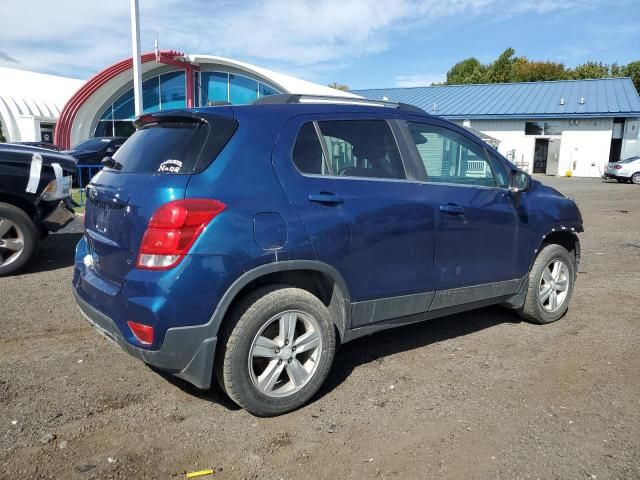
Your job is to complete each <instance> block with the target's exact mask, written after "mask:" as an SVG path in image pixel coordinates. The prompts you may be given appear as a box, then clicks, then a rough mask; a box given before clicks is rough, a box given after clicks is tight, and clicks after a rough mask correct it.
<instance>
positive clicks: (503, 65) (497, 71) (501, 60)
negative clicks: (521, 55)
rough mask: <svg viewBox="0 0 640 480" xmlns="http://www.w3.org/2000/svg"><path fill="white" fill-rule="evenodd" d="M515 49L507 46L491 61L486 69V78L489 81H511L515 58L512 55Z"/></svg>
mask: <svg viewBox="0 0 640 480" xmlns="http://www.w3.org/2000/svg"><path fill="white" fill-rule="evenodd" d="M515 53H516V51H515V50H514V49H513V48H511V47H509V48H507V49H506V50H505V51H504V52H502V53H501V54H500V56H499V57H498V58H497V59H496V61H495V62H493V63H492V64H491V65H490V66H489V69H488V70H487V80H488V81H489V82H491V83H508V82H513V78H514V73H513V70H514V68H513V67H514V65H515V63H516V62H517V59H516V58H514V57H513V56H514V55H515Z"/></svg>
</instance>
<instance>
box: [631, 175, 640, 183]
mask: <svg viewBox="0 0 640 480" xmlns="http://www.w3.org/2000/svg"><path fill="white" fill-rule="evenodd" d="M630 181H631V183H633V184H635V185H640V172H636V173H634V174H633V175H631V180H630Z"/></svg>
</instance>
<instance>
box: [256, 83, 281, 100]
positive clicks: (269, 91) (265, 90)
mask: <svg viewBox="0 0 640 480" xmlns="http://www.w3.org/2000/svg"><path fill="white" fill-rule="evenodd" d="M278 93H279V92H278V91H276V90H274V89H273V88H271V87H269V86H267V85H265V84H264V83H261V84H260V96H261V97H267V96H269V95H277V94H278Z"/></svg>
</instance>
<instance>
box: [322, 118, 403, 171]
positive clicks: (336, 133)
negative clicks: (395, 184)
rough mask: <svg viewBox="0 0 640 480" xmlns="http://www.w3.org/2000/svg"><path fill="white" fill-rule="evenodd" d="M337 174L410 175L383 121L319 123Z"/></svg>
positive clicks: (332, 165) (330, 159) (388, 128)
mask: <svg viewBox="0 0 640 480" xmlns="http://www.w3.org/2000/svg"><path fill="white" fill-rule="evenodd" d="M318 125H319V127H320V131H321V132H322V136H323V139H324V141H325V143H326V145H327V150H328V152H329V166H330V169H331V172H332V174H333V175H337V176H343V177H368V178H397V179H403V178H406V176H405V172H404V167H403V165H402V160H401V158H400V153H399V151H398V146H397V145H396V142H395V139H394V138H393V134H392V133H391V128H390V127H389V125H388V124H387V122H385V121H382V120H337V121H327V122H318Z"/></svg>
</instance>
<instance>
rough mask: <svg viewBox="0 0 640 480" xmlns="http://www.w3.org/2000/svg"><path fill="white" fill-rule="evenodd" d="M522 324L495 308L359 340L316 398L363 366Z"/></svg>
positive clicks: (341, 355)
mask: <svg viewBox="0 0 640 480" xmlns="http://www.w3.org/2000/svg"><path fill="white" fill-rule="evenodd" d="M519 322H520V318H519V317H518V316H517V315H516V314H515V312H513V311H511V310H509V309H507V308H503V307H500V306H493V307H486V308H482V309H478V310H472V311H469V312H464V313H459V314H455V315H449V316H446V317H440V318H435V319H432V320H426V321H424V322H419V323H414V324H411V325H406V326H403V327H398V328H393V329H390V330H385V331H382V332H378V333H374V334H373V335H371V336H368V337H362V338H359V339H357V340H354V341H352V342H349V343H347V344H345V345H342V346H341V347H340V348H339V349H338V351H337V352H336V356H335V359H334V362H333V367H332V369H331V372H330V373H329V376H328V378H327V380H326V381H325V383H324V385H323V386H322V388H321V389H320V391H319V392H318V394H317V395H316V397H315V398H316V399H317V398H320V397H323V396H325V395H327V394H328V393H330V392H331V391H332V390H333V389H335V388H337V387H338V386H339V385H340V384H342V382H344V381H345V380H346V379H347V378H348V377H349V376H350V375H351V373H352V372H353V370H354V369H355V368H356V367H358V366H360V365H364V364H367V363H370V362H373V361H376V360H379V359H381V358H384V357H387V356H389V355H393V354H395V353H400V352H407V351H410V350H414V349H416V348H422V347H426V346H428V345H431V344H434V343H438V342H442V341H444V340H450V339H453V338H457V337H462V336H465V335H469V334H471V333H475V332H479V331H481V330H485V329H487V328H491V327H494V326H496V325H500V324H503V323H511V324H516V323H519Z"/></svg>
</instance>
